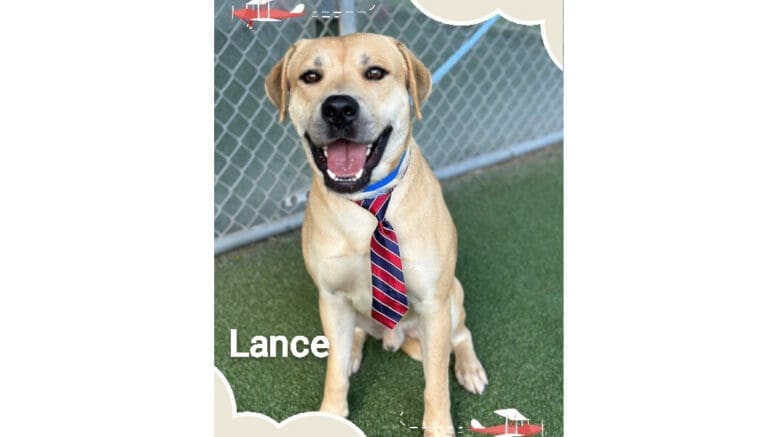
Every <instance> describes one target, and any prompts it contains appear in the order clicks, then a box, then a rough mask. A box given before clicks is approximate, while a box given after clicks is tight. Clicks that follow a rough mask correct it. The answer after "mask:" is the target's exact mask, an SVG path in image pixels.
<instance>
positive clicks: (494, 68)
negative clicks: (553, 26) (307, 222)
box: [214, 0, 563, 252]
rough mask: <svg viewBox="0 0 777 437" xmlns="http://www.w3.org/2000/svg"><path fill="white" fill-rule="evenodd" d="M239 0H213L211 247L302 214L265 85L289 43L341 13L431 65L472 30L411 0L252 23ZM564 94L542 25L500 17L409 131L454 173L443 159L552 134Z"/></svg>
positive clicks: (292, 162)
mask: <svg viewBox="0 0 777 437" xmlns="http://www.w3.org/2000/svg"><path fill="white" fill-rule="evenodd" d="M240 1H241V0H237V2H236V3H232V4H230V3H228V2H224V1H222V0H217V1H216V2H215V47H214V49H215V67H214V68H215V72H214V73H215V223H214V228H215V235H214V236H215V238H216V251H217V252H221V251H224V250H228V249H229V248H231V247H235V246H237V245H239V244H244V243H245V242H247V239H246V238H244V237H245V235H247V234H249V233H250V234H252V235H254V237H253V238H254V239H256V238H259V237H262V236H267V235H270V234H272V233H274V232H280V231H283V230H286V229H289V228H292V227H295V226H297V225H298V224H299V223H300V222H301V213H302V211H304V202H305V198H306V192H307V189H308V187H309V185H310V170H309V168H308V167H307V162H306V160H305V154H304V150H303V148H302V147H301V145H300V140H299V138H298V136H297V134H296V132H294V129H293V127H292V126H291V123H289V122H288V121H287V122H285V123H284V124H279V123H278V120H277V110H276V109H275V107H273V106H272V104H271V103H270V102H269V100H268V99H267V97H266V96H265V92H264V78H265V75H266V74H267V73H268V72H269V71H270V69H271V68H272V66H273V65H274V64H275V63H276V62H278V60H280V59H281V58H282V57H283V54H284V53H285V51H286V49H287V48H288V47H289V46H290V45H291V44H292V43H294V42H295V41H296V40H297V39H299V38H315V37H319V36H325V35H336V34H338V28H339V21H340V20H341V19H343V18H341V17H345V16H346V15H348V17H347V18H348V19H349V20H353V19H352V18H351V16H353V17H355V22H356V29H357V31H363V32H375V33H380V34H384V35H389V36H393V37H395V38H397V39H398V40H400V41H403V42H404V43H405V44H406V45H407V46H408V47H409V48H410V49H411V50H412V51H413V52H414V53H415V54H416V55H417V56H418V58H419V59H421V61H423V63H424V64H425V65H426V66H427V67H428V68H429V69H430V70H431V71H435V69H437V68H438V67H439V66H441V65H442V64H443V63H444V62H445V61H446V60H447V59H448V58H449V57H450V56H451V55H452V54H453V53H454V52H456V50H457V49H459V47H461V45H462V44H464V43H465V42H466V41H467V40H468V39H470V38H471V37H472V35H473V34H474V33H475V32H476V30H477V29H478V26H477V25H475V26H449V25H445V24H441V23H439V22H437V21H434V20H432V19H430V18H429V17H427V16H426V15H424V14H423V13H421V12H420V11H418V10H417V9H416V8H415V7H414V6H413V4H412V3H411V2H409V1H400V0H393V1H389V0H355V1H347V2H343V1H334V0H329V1H315V2H308V3H304V4H305V16H304V17H299V18H293V19H288V20H284V21H281V22H259V23H256V24H255V26H254V29H253V30H251V29H248V28H247V26H246V25H245V23H244V22H242V21H240V20H238V19H233V18H232V14H231V9H232V6H234V7H235V8H236V9H238V8H244V7H245V5H244V4H242V3H239V2H240ZM297 3H298V2H297V1H295V0H275V1H273V3H272V7H273V8H278V9H286V10H291V9H293V8H294V6H296V4H297ZM310 3H312V4H310ZM351 5H352V10H351ZM341 6H347V7H348V9H341ZM562 96H563V82H562V72H561V71H560V70H559V69H558V68H557V67H556V66H555V65H554V64H553V62H552V61H551V59H550V57H549V56H548V54H547V52H546V51H545V48H544V46H543V42H542V37H541V35H540V28H539V26H522V25H517V24H514V23H511V22H509V21H507V20H504V19H501V18H500V19H498V21H497V22H496V23H495V24H494V26H493V27H491V28H490V29H489V30H488V32H487V33H486V34H485V36H483V38H482V39H480V40H479V41H478V42H477V43H476V45H475V46H474V47H473V48H472V50H471V51H470V52H469V53H468V54H466V55H464V56H463V57H462V58H461V60H460V61H459V62H458V63H457V64H456V65H455V66H454V67H453V68H452V69H451V70H450V71H449V72H448V73H447V74H446V75H445V76H444V77H443V78H442V79H441V80H440V81H439V82H438V83H436V84H435V86H434V87H433V90H432V94H431V96H430V98H429V100H428V101H427V102H426V104H425V105H424V107H423V114H424V119H423V121H422V122H416V123H417V124H416V126H415V127H414V130H413V132H414V134H415V137H416V140H417V142H418V144H419V145H420V146H421V148H422V149H423V152H424V154H425V156H426V158H427V159H428V160H429V163H430V164H431V165H432V167H433V168H435V169H436V170H437V171H440V170H441V169H442V170H443V173H446V174H447V175H450V174H453V172H451V171H448V172H446V171H445V169H451V168H453V167H456V166H461V165H462V164H466V163H472V162H475V163H476V162H478V159H479V158H482V157H484V156H488V155H493V154H494V153H497V154H498V153H500V152H505V151H508V150H509V149H510V148H511V147H514V146H515V145H520V144H527V143H531V142H537V141H540V142H541V141H544V139H547V138H555V140H554V141H557V140H558V139H560V138H561V136H560V135H561V131H562V122H563V120H562ZM240 235H242V236H243V238H239V239H237V240H236V239H235V238H234V237H235V236H240ZM230 239H231V240H232V241H231V243H228V244H227V243H226V241H227V240H230ZM238 240H239V241H240V243H236V241H238ZM248 240H250V238H248Z"/></svg>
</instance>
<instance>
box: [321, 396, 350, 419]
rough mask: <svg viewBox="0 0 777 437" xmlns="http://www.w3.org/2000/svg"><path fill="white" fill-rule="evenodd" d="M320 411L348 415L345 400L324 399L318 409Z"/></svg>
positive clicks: (341, 415)
mask: <svg viewBox="0 0 777 437" xmlns="http://www.w3.org/2000/svg"><path fill="white" fill-rule="evenodd" d="M319 411H321V412H322V413H329V414H334V415H335V416H340V417H348V403H347V402H328V401H327V400H326V399H324V401H323V402H322V403H321V408H320V409H319Z"/></svg>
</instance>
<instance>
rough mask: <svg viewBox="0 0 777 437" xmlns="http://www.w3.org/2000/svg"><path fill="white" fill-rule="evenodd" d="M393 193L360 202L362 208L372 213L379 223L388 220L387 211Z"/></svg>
mask: <svg viewBox="0 0 777 437" xmlns="http://www.w3.org/2000/svg"><path fill="white" fill-rule="evenodd" d="M389 200H391V192H388V193H383V194H380V195H378V196H377V197H373V198H371V199H364V200H361V201H360V202H359V205H361V207H362V208H364V209H366V210H367V211H369V212H371V213H372V215H374V216H375V218H377V219H378V221H379V222H382V221H384V220H385V219H386V210H387V209H388V204H389Z"/></svg>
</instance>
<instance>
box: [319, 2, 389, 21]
mask: <svg viewBox="0 0 777 437" xmlns="http://www.w3.org/2000/svg"><path fill="white" fill-rule="evenodd" d="M375 6H376V5H372V6H370V8H369V9H367V10H359V11H321V12H319V11H313V12H312V13H311V14H310V16H311V17H317V18H337V17H339V16H340V15H343V14H364V15H368V14H370V13H372V11H373V10H375Z"/></svg>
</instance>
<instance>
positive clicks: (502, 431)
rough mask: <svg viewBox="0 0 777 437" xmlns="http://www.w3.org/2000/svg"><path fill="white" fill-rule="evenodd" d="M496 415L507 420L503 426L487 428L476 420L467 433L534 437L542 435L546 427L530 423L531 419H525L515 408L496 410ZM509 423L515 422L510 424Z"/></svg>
mask: <svg viewBox="0 0 777 437" xmlns="http://www.w3.org/2000/svg"><path fill="white" fill-rule="evenodd" d="M494 413H496V414H498V415H500V416H502V417H504V418H505V423H504V424H502V425H494V426H489V427H485V426H483V425H481V424H480V422H478V421H477V420H475V419H472V422H471V423H470V428H469V429H468V430H467V431H470V432H475V433H478V434H491V435H495V436H498V437H515V436H526V437H529V436H532V435H536V434H540V433H544V429H543V428H544V426H542V425H533V424H531V423H529V419H527V418H525V417H523V415H522V414H521V413H519V412H518V410H516V409H515V408H508V409H504V410H496V411H494ZM508 422H514V423H513V424H509V423H508Z"/></svg>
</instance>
